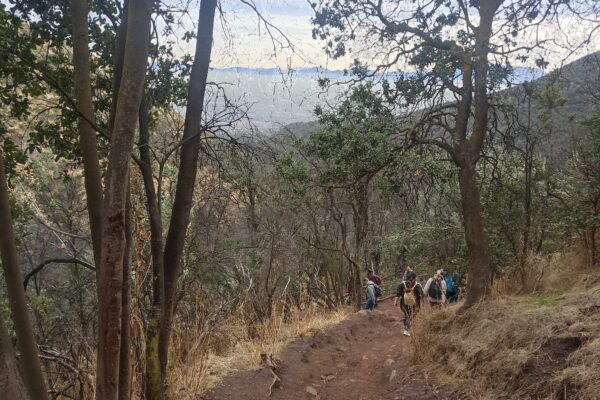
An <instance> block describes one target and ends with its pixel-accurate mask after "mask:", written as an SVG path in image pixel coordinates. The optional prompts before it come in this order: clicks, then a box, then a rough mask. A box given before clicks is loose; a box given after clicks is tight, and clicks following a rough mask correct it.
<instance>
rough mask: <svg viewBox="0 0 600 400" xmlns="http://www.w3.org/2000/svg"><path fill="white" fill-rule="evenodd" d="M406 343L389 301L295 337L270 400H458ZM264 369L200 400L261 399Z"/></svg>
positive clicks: (408, 341) (398, 315)
mask: <svg viewBox="0 0 600 400" xmlns="http://www.w3.org/2000/svg"><path fill="white" fill-rule="evenodd" d="M410 346H411V339H410V338H407V337H404V336H402V314H401V312H400V310H399V308H396V307H393V305H392V304H391V302H390V301H385V302H382V303H381V304H380V306H379V310H376V311H373V312H366V311H361V312H359V313H357V314H354V315H352V316H350V317H349V318H347V319H346V320H345V321H343V322H342V323H341V324H339V325H336V326H334V327H332V328H330V329H328V330H327V331H325V332H322V333H321V332H317V333H315V334H314V335H311V336H307V337H303V338H299V339H297V340H296V341H295V342H294V343H292V344H291V345H289V346H288V348H287V349H286V350H285V351H284V352H283V353H282V354H281V356H280V360H281V369H280V370H279V376H280V377H281V380H282V385H281V387H280V388H275V389H273V392H272V395H271V397H270V398H271V399H275V400H283V399H285V400H317V399H318V400H384V399H385V400H388V399H389V400H409V399H410V400H416V399H420V400H428V399H438V400H440V399H451V400H455V399H464V398H465V396H462V395H461V394H459V393H458V392H457V391H455V390H454V389H452V388H450V387H448V386H444V385H440V384H438V383H437V382H436V381H435V379H434V378H433V377H431V376H429V375H428V374H427V373H426V372H424V371H423V370H421V369H420V368H418V367H414V366H412V365H411V362H410V357H411V349H410ZM272 381H273V378H272V375H271V372H270V371H269V370H268V369H266V368H265V369H262V370H258V371H244V372H240V373H237V374H234V375H231V376H230V377H228V378H227V379H226V380H225V381H224V382H223V383H222V384H221V385H220V386H218V387H216V388H214V389H213V390H212V391H211V392H209V393H207V394H205V395H204V396H203V397H202V399H204V400H230V399H231V400H234V399H235V400H258V399H267V398H269V397H267V393H268V389H269V386H270V384H271V382H272Z"/></svg>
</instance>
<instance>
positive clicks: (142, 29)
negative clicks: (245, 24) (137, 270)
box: [96, 0, 152, 400]
mask: <svg viewBox="0 0 600 400" xmlns="http://www.w3.org/2000/svg"><path fill="white" fill-rule="evenodd" d="M151 13H152V1H150V0H130V3H129V10H128V21H127V24H128V29H127V36H126V37H127V39H126V41H125V53H124V59H123V72H122V76H121V84H120V85H119V95H118V98H117V107H116V111H115V118H114V123H113V129H112V132H111V141H110V150H109V157H108V167H107V172H106V191H105V198H104V224H103V235H102V262H101V265H100V269H101V270H100V281H99V289H98V343H97V345H98V357H97V371H96V399H97V400H116V399H117V397H118V393H119V360H120V353H121V319H122V293H123V258H124V254H125V247H126V240H125V206H126V194H127V186H128V185H127V183H128V176H129V159H130V157H131V151H132V147H133V137H134V133H135V128H136V125H137V115H138V111H139V109H140V102H141V98H142V91H143V87H144V76H145V73H146V67H147V59H148V47H149V36H150V19H151Z"/></svg>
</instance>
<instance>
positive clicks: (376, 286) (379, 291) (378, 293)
mask: <svg viewBox="0 0 600 400" xmlns="http://www.w3.org/2000/svg"><path fill="white" fill-rule="evenodd" d="M373 283H375V282H373ZM373 286H374V287H375V298H378V297H381V287H379V285H378V284H376V283H375V284H374V285H373Z"/></svg>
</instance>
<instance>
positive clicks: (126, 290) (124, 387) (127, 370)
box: [119, 189, 133, 400]
mask: <svg viewBox="0 0 600 400" xmlns="http://www.w3.org/2000/svg"><path fill="white" fill-rule="evenodd" d="M130 190H131V189H128V190H127V204H126V209H125V253H124V255H123V295H122V298H121V307H122V309H123V311H122V312H123V315H122V317H121V354H120V359H119V400H129V394H130V389H131V361H130V352H129V347H130V342H131V340H130V332H131V329H130V321H129V320H130V318H131V310H130V306H131V292H130V290H131V284H130V283H131V277H130V267H131V251H132V248H133V227H132V224H133V218H132V209H131V207H132V206H131V193H130Z"/></svg>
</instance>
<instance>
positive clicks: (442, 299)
mask: <svg viewBox="0 0 600 400" xmlns="http://www.w3.org/2000/svg"><path fill="white" fill-rule="evenodd" d="M424 292H425V294H426V295H427V301H429V305H430V306H432V307H438V306H441V305H443V304H444V303H446V283H445V282H444V278H443V277H442V270H439V271H437V272H436V273H435V274H434V275H433V276H432V277H431V278H429V279H428V280H427V283H426V284H425V288H424Z"/></svg>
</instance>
